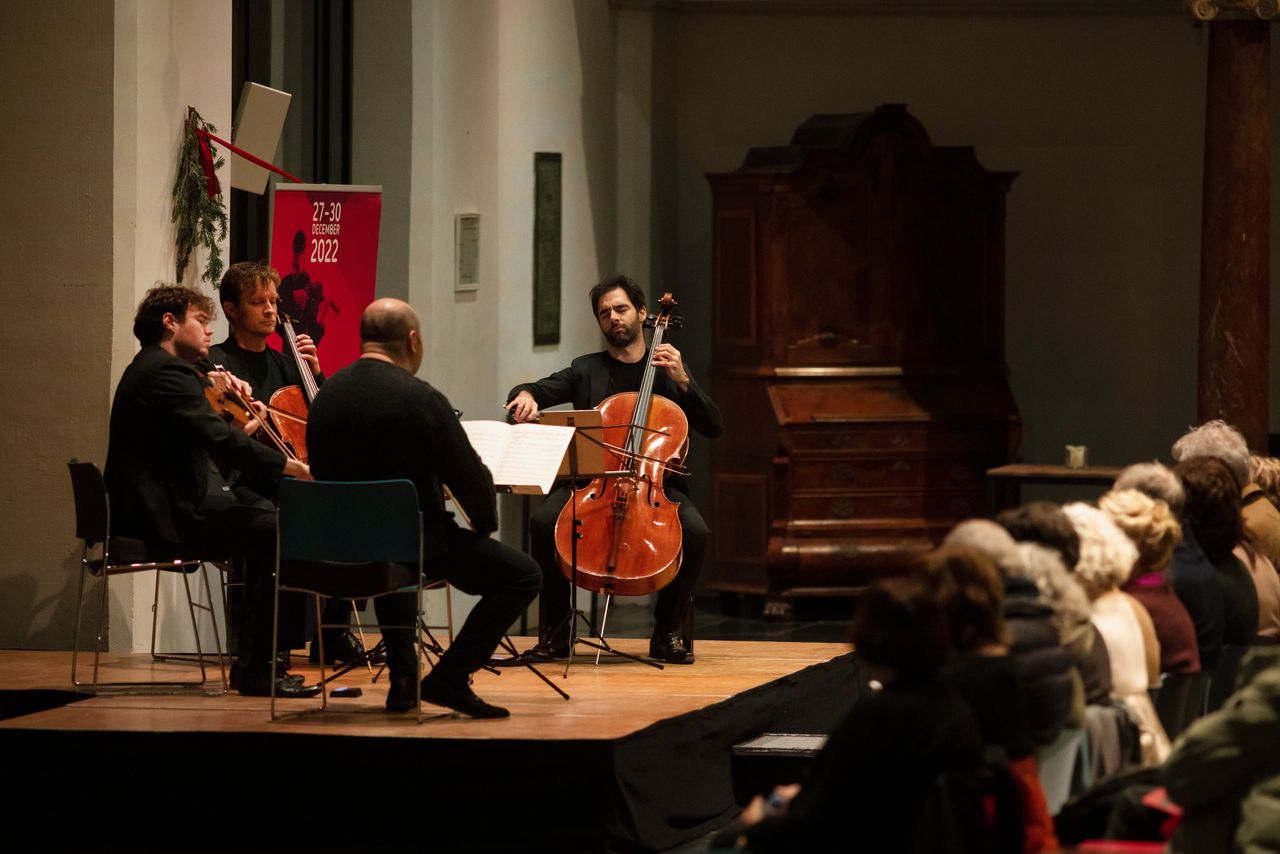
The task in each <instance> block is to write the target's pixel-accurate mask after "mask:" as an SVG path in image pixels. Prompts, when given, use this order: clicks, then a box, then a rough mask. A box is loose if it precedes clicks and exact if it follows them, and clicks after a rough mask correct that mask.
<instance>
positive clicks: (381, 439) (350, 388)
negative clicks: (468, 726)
mask: <svg viewBox="0 0 1280 854" xmlns="http://www.w3.org/2000/svg"><path fill="white" fill-rule="evenodd" d="M360 350H361V353H360V358H359V359H357V360H356V361H355V362H353V363H352V364H350V365H348V366H347V367H345V368H343V369H342V370H340V371H338V373H336V374H334V375H333V376H332V377H330V378H329V380H328V382H326V383H325V384H324V386H323V387H322V388H321V389H320V393H319V395H318V396H317V397H316V399H315V402H314V403H313V404H312V406H311V413H310V416H309V418H308V421H307V446H308V449H309V452H310V461H311V471H312V473H313V475H314V477H315V478H316V479H317V480H348V481H350V480H384V479H392V478H408V479H409V480H411V481H413V483H414V485H415V486H417V488H418V500H419V502H420V503H421V506H422V515H423V526H424V545H423V548H424V553H425V555H426V575H427V578H429V579H435V578H443V579H445V580H447V581H448V582H449V583H450V584H452V585H453V586H455V587H457V588H458V589H459V590H462V591H463V592H466V593H470V594H472V595H476V596H479V597H480V601H479V602H478V603H477V604H476V606H475V608H473V609H472V611H471V614H470V615H469V616H468V617H467V620H466V622H465V623H464V624H463V626H462V629H461V630H460V631H459V632H458V633H457V637H456V638H455V639H454V642H453V644H452V645H451V646H450V647H449V649H448V650H447V651H446V652H445V654H444V655H443V656H442V657H441V658H440V660H439V662H438V663H437V664H436V666H435V668H434V669H433V670H432V671H431V672H430V673H429V674H428V675H427V676H426V678H424V679H423V680H422V699H423V700H425V701H426V702H428V703H432V704H434V705H438V706H445V707H447V708H450V709H453V710H454V711H457V712H461V713H462V714H464V715H469V716H471V717H476V718H495V717H506V716H507V714H508V713H507V710H506V709H504V708H501V707H498V706H494V705H490V704H489V703H486V702H485V701H484V700H482V699H480V698H479V697H477V696H476V695H475V693H474V692H473V691H472V690H471V686H470V677H471V674H472V673H474V672H475V671H476V670H478V669H479V668H480V667H481V666H483V665H484V664H485V663H486V662H487V661H488V660H489V658H490V656H491V655H492V654H493V651H494V649H495V648H496V647H497V645H498V641H499V640H500V639H501V638H502V635H503V634H504V633H505V632H506V631H507V629H508V628H509V627H510V626H511V624H512V623H513V622H514V621H515V620H516V618H517V617H519V615H520V614H521V613H522V612H523V611H524V609H525V608H526V607H527V606H528V605H529V603H530V602H532V601H533V599H534V597H535V596H537V594H538V590H539V588H540V587H541V583H542V575H541V571H540V570H539V569H538V564H537V563H536V562H535V561H534V560H533V558H531V557H529V556H528V555H526V554H524V553H522V552H519V551H516V550H515V549H512V548H509V547H507V546H504V545H503V544H502V543H500V542H498V541H497V540H494V539H490V537H489V535H490V534H491V533H493V532H494V531H495V530H497V527H498V512H497V497H496V495H495V493H494V489H493V478H492V476H491V475H490V474H489V470H488V469H487V468H485V465H484V463H482V462H481V461H480V458H479V457H478V456H477V455H476V452H475V451H474V450H473V449H472V447H471V443H470V442H469V441H468V440H467V436H466V434H465V433H464V432H463V430H462V426H461V425H460V424H459V423H458V418H457V416H456V415H455V414H454V410H453V407H452V406H450V404H449V401H448V399H447V398H446V397H445V396H444V395H443V394H441V393H440V392H439V391H438V390H436V389H435V388H433V387H432V386H431V385H430V384H428V383H426V382H423V381H422V380H420V379H418V378H417V377H416V376H415V374H416V373H417V371H418V369H419V368H420V367H421V366H422V353H423V343H422V329H421V324H420V323H419V321H418V315H417V312H415V311H414V310H413V307H412V306H410V305H409V304H408V303H406V302H403V301H401V300H397V299H380V300H377V301H376V302H374V303H372V304H371V305H370V306H369V307H368V308H367V309H365V312H364V315H363V316H362V317H361V318H360ZM443 486H448V487H449V490H450V491H451V492H452V493H453V496H454V498H455V499H456V500H457V502H458V504H459V506H461V508H462V510H463V511H464V512H465V513H466V515H467V518H468V519H470V520H471V525H472V530H467V529H465V528H461V527H459V526H458V525H457V523H456V522H455V521H454V519H453V515H452V514H450V513H447V512H446V511H445V508H444V493H443V488H442V487H443ZM414 606H415V600H414V595H413V594H408V593H402V594H393V595H390V596H384V597H381V598H379V599H375V600H374V607H375V608H376V609H377V612H378V618H379V620H380V621H382V622H383V623H388V624H398V625H411V624H412V623H413V612H414ZM383 636H384V638H385V639H386V642H387V666H388V668H389V669H390V671H391V684H390V688H389V692H388V694H387V708H388V709H390V710H392V711H410V710H413V708H414V684H413V680H414V679H416V678H418V674H417V672H416V669H415V661H414V654H413V634H412V633H411V632H408V631H405V630H396V629H384V632H383Z"/></svg>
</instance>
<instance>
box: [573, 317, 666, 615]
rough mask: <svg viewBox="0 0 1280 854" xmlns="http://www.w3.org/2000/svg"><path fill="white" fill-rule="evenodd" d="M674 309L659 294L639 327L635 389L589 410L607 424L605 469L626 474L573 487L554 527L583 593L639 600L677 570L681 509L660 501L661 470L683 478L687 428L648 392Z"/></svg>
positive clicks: (663, 497)
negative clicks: (647, 337)
mask: <svg viewBox="0 0 1280 854" xmlns="http://www.w3.org/2000/svg"><path fill="white" fill-rule="evenodd" d="M675 305H676V301H675V299H673V298H672V296H671V294H669V293H667V294H663V297H662V299H661V300H660V301H659V308H660V311H659V313H658V314H656V315H654V316H653V317H652V318H651V322H650V321H646V323H645V325H646V326H648V325H652V326H653V338H652V341H651V343H650V345H649V356H648V360H647V362H646V364H645V369H644V376H643V379H642V380H641V382H640V390H639V391H632V392H623V393H621V394H615V395H612V396H610V397H607V398H605V399H604V400H603V401H601V403H600V405H599V406H598V407H596V408H597V409H598V410H599V411H600V414H601V420H602V421H603V423H604V424H605V425H606V427H605V428H604V431H603V433H604V436H603V444H604V446H605V450H606V455H605V456H606V464H607V467H608V468H610V469H612V470H616V471H617V472H625V473H624V474H621V475H617V474H614V473H611V476H609V477H603V478H596V479H595V480H592V481H591V482H590V483H589V484H588V485H587V486H586V487H584V488H582V489H578V488H576V487H575V489H574V494H573V496H572V498H571V499H570V501H569V503H566V504H565V507H564V509H563V510H562V511H561V512H560V517H559V519H558V520H557V521H556V558H557V562H558V564H559V566H560V570H561V571H562V572H563V573H564V574H565V576H567V577H569V578H570V579H571V580H574V581H576V583H577V584H578V586H579V587H582V588H583V589H585V590H590V591H592V592H601V593H610V594H614V593H616V594H619V595H623V596H643V595H645V594H647V593H653V592H654V591H656V590H661V589H662V588H663V587H666V586H667V585H668V584H670V583H671V581H672V580H673V579H675V577H676V573H677V572H678V571H679V570H680V562H681V559H682V558H683V555H684V536H683V531H682V530H681V527H680V516H679V510H680V505H679V503H678V502H674V501H669V500H668V499H667V494H666V492H665V490H664V487H663V476H664V474H665V473H666V472H668V471H671V472H675V473H681V474H683V473H684V469H683V467H682V466H681V461H682V460H683V459H684V456H685V454H686V453H687V452H688V448H689V421H688V419H687V418H686V417H685V414H684V410H682V409H681V408H680V407H679V406H678V405H677V404H676V403H675V402H674V401H671V400H669V399H667V398H665V397H663V396H661V395H657V394H654V393H653V378H654V364H653V354H654V351H655V350H656V349H657V348H658V345H660V344H661V343H662V338H663V335H664V333H665V332H666V330H667V327H668V326H670V325H672V324H673V323H674V324H675V325H678V323H679V321H678V318H674V316H673V313H672V311H673V309H674V308H675ZM575 517H576V518H577V520H578V524H579V527H578V544H577V577H576V578H574V574H573V536H574V519H575Z"/></svg>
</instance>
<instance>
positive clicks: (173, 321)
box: [133, 285, 218, 362]
mask: <svg viewBox="0 0 1280 854" xmlns="http://www.w3.org/2000/svg"><path fill="white" fill-rule="evenodd" d="M217 316H218V310H217V307H216V306H215V305H214V303H213V300H212V299H210V298H209V297H207V296H205V295H204V294H202V293H201V292H200V291H198V290H196V289H195V288H189V287H186V286H185V285H157V286H156V287H154V288H152V289H151V290H149V291H147V293H146V295H145V296H144V297H143V298H142V302H141V303H139V304H138V311H137V313H136V314H135V315H134V317H133V335H134V337H135V338H137V339H138V342H139V343H141V344H142V346H143V347H151V346H155V345H157V344H158V345H160V346H161V347H164V348H165V349H168V350H170V351H172V352H173V355H175V356H177V357H178V358H180V359H184V360H186V361H189V362H197V361H199V360H200V359H202V358H204V357H205V356H207V355H209V344H210V342H211V340H212V333H211V332H210V331H209V321H211V320H213V319H214V318H215V317H217Z"/></svg>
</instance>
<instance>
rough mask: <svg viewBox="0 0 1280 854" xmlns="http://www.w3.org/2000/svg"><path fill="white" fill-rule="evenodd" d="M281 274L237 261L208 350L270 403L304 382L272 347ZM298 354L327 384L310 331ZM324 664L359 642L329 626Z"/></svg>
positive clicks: (284, 642)
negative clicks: (219, 334)
mask: <svg viewBox="0 0 1280 854" xmlns="http://www.w3.org/2000/svg"><path fill="white" fill-rule="evenodd" d="M279 286H280V274H279V273H278V272H276V269H275V268H274V267H272V266H271V265H270V264H268V263H266V262H265V261H239V262H237V263H235V264H232V265H231V266H230V267H228V268H227V272H226V273H224V274H223V276H222V283H221V285H219V287H218V295H219V298H220V299H221V300H222V310H223V311H224V312H225V313H226V315H227V327H228V331H227V340H225V341H223V342H222V343H221V344H215V345H213V346H212V347H210V348H209V362H210V363H212V365H222V366H224V367H226V369H227V370H229V371H230V372H231V373H233V374H235V375H236V376H237V377H239V378H240V379H242V380H245V381H246V382H248V383H249V386H250V387H251V389H252V394H253V397H254V398H255V399H256V400H257V401H259V402H260V403H268V402H270V400H271V396H272V395H273V394H275V393H276V392H277V391H279V390H280V389H282V388H285V387H287V386H300V385H302V376H301V374H300V373H299V369H298V363H297V360H295V359H292V358H290V357H289V356H287V355H285V354H284V353H282V352H280V351H279V350H276V349H273V348H272V347H270V346H268V344H267V339H268V338H269V337H270V336H271V335H272V334H273V333H275V332H276V330H277V327H278V325H279V323H280V311H279V304H280V297H279ZM297 347H298V355H299V356H300V357H301V360H302V361H303V362H304V363H305V364H306V366H307V368H309V369H310V372H311V375H312V376H313V377H314V378H315V381H316V383H317V384H320V383H323V382H324V373H323V372H322V371H321V370H320V358H319V356H318V355H317V354H316V344H315V342H314V341H312V340H311V338H310V336H308V335H302V334H300V335H298V337H297ZM227 474H228V476H229V478H230V479H232V480H233V481H235V482H237V483H239V482H241V480H244V478H243V477H242V476H239V475H237V474H236V473H230V472H229V473H227ZM246 485H248V486H249V488H250V489H255V490H257V491H259V492H261V493H263V494H265V495H268V496H272V497H274V490H273V489H271V488H270V487H269V486H267V485H264V484H256V483H252V482H248V481H246ZM324 607H325V611H324V613H322V614H321V620H322V621H323V622H325V623H338V622H342V621H343V618H344V615H345V614H346V612H347V611H348V610H349V606H348V605H347V603H346V602H344V601H342V600H328V601H326V602H325V606H324ZM302 641H303V636H302V635H301V634H299V635H298V636H296V637H294V638H291V639H285V638H282V639H281V646H282V648H286V649H288V648H297V647H300V646H301V645H302ZM324 651H325V658H327V659H329V660H328V661H326V662H325V663H326V664H332V663H334V662H335V661H341V662H347V661H354V660H356V659H357V658H359V657H360V656H361V655H362V654H363V653H364V648H363V647H362V646H361V645H360V641H359V640H358V639H357V638H356V637H355V636H354V635H353V634H351V632H348V631H343V630H341V629H326V630H325V636H324ZM310 660H311V663H312V664H318V663H319V661H320V645H319V644H317V643H315V638H312V644H311V656H310Z"/></svg>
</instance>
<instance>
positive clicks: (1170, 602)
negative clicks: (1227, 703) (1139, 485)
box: [1098, 489, 1200, 673]
mask: <svg viewBox="0 0 1280 854" xmlns="http://www.w3.org/2000/svg"><path fill="white" fill-rule="evenodd" d="M1098 507H1099V509H1101V510H1102V511H1103V512H1104V513H1106V514H1107V515H1108V516H1110V517H1111V521H1113V522H1115V523H1116V525H1117V526H1118V527H1119V528H1120V530H1122V531H1124V532H1125V534H1127V535H1128V537H1129V539H1130V540H1131V541H1132V542H1133V544H1134V546H1135V547H1136V548H1137V550H1138V560H1137V562H1136V563H1135V564H1134V567H1133V572H1132V573H1131V574H1130V576H1129V580H1128V581H1127V582H1125V584H1124V585H1123V586H1122V587H1121V589H1122V590H1124V592H1125V593H1128V594H1129V595H1130V596H1132V597H1133V598H1134V599H1136V600H1137V601H1138V602H1140V603H1141V604H1142V606H1143V607H1144V608H1145V609H1146V611H1147V613H1148V614H1149V615H1150V616H1151V621H1152V623H1153V624H1154V626H1155V634H1156V638H1157V640H1158V641H1159V647H1160V657H1159V658H1160V668H1159V671H1160V673H1196V672H1199V670H1200V653H1199V651H1198V649H1197V648H1196V630H1195V626H1194V625H1192V623H1191V617H1190V615H1189V614H1188V613H1187V609H1186V607H1185V606H1184V605H1183V604H1182V602H1180V601H1179V600H1178V597H1177V596H1176V595H1175V594H1174V592H1173V589H1172V588H1171V587H1170V586H1169V583H1168V581H1167V580H1166V578H1165V570H1166V569H1167V568H1168V566H1169V560H1170V558H1172V556H1173V549H1174V547H1175V546H1176V545H1177V544H1178V542H1179V541H1181V539H1182V528H1181V526H1180V525H1179V524H1178V520H1177V519H1176V518H1174V515H1173V513H1172V511H1171V510H1170V509H1169V505H1168V504H1166V503H1165V502H1164V501H1160V500H1153V499H1151V498H1149V497H1147V496H1146V495H1144V494H1143V493H1141V492H1139V491H1137V490H1136V489H1120V490H1113V491H1111V492H1108V493H1107V494H1106V495H1104V496H1102V498H1101V500H1099V502H1098Z"/></svg>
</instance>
